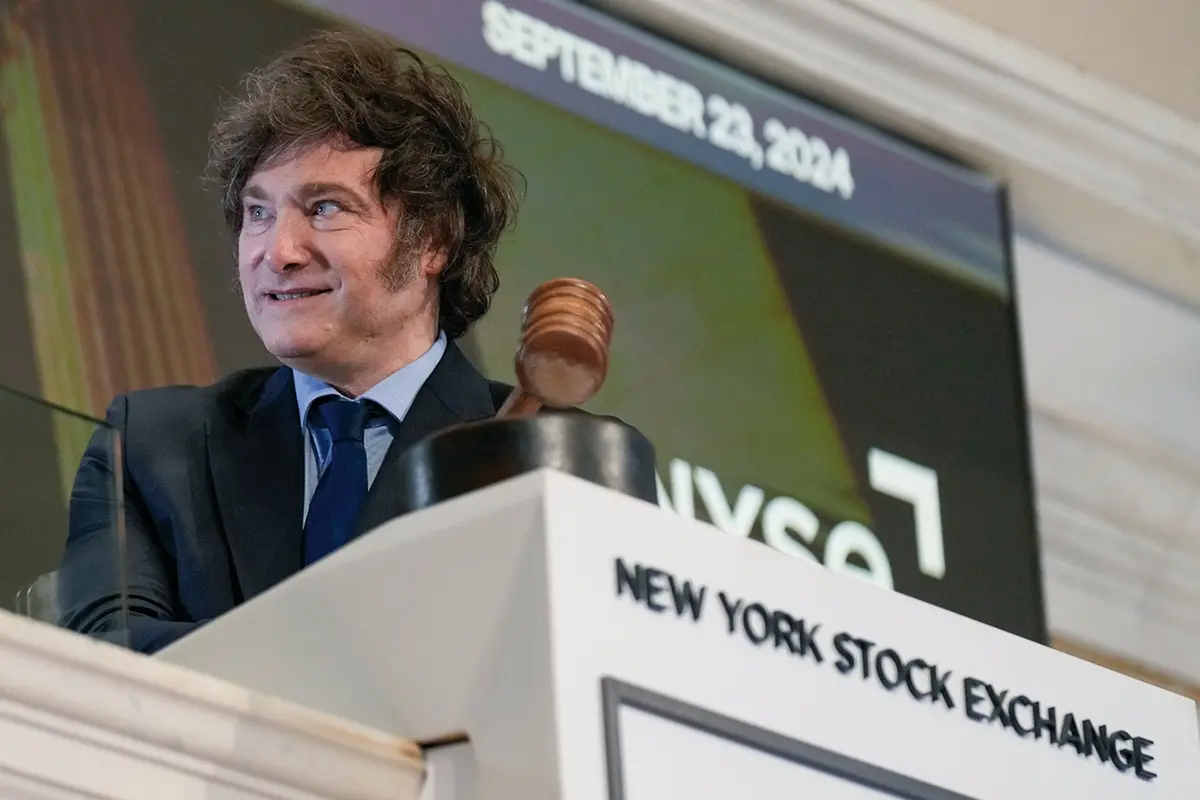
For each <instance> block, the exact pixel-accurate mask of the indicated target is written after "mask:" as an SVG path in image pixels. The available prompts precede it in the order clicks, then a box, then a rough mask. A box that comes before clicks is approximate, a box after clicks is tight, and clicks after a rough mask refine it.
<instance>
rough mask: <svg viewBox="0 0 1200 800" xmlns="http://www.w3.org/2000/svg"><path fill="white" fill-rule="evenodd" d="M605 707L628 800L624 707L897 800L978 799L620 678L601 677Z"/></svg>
mask: <svg viewBox="0 0 1200 800" xmlns="http://www.w3.org/2000/svg"><path fill="white" fill-rule="evenodd" d="M600 691H601V698H602V702H603V707H604V742H605V750H606V755H607V772H608V797H609V800H628V798H627V797H626V791H625V777H624V760H623V751H622V745H621V723H620V712H621V708H622V707H629V708H633V709H637V710H639V711H643V712H646V713H649V714H653V715H655V716H658V717H661V718H663V719H666V720H669V721H671V722H674V723H677V724H679V725H683V726H685V727H688V728H691V729H693V730H697V731H701V732H703V733H707V734H709V735H711V736H716V737H718V738H721V739H725V740H726V741H729V742H733V743H735V744H739V745H742V746H744V747H749V748H752V749H754V750H758V751H759V752H762V753H765V754H767V755H771V756H775V757H776V758H782V759H784V760H786V761H791V762H792V763H794V764H799V765H801V766H804V767H808V768H810V769H814V770H817V771H819V772H824V773H826V774H829V775H833V776H836V777H838V778H841V779H843V780H846V781H848V782H851V783H856V784H859V785H860V786H864V787H868V788H871V789H875V790H877V791H879V792H882V793H883V794H885V795H887V796H889V797H893V798H896V800H973V798H970V797H967V796H966V795H962V794H959V793H957V792H952V791H950V790H948V789H943V788H941V787H938V786H934V785H932V784H928V783H925V782H924V781H920V780H917V779H916V778H910V777H908V776H907V775H901V774H900V773H898V772H893V771H891V770H887V769H884V768H882V767H877V766H875V765H873V764H868V763H866V762H864V761H860V760H858V759H855V758H850V757H848V756H844V755H842V754H840V753H835V752H833V751H832V750H826V749H824V748H821V747H817V746H816V745H812V744H808V743H807V742H802V741H799V740H798V739H793V738H790V737H788V736H784V735H783V734H779V733H775V732H774V731H769V730H766V729H765V728H760V727H758V726H756V725H751V724H749V723H747V722H743V721H741V720H737V719H734V718H732V717H727V716H724V715H722V714H718V713H717V712H715V711H710V710H708V709H705V708H700V707H699V706H695V705H692V704H690V703H687V702H684V701H682V700H678V699H676V698H673V697H668V696H666V695H664V694H660V693H658V692H654V691H651V690H649V689H644V688H642V687H640V686H634V685H633V684H631V683H627V682H625V681H622V680H620V679H617V678H612V677H604V678H601V679H600Z"/></svg>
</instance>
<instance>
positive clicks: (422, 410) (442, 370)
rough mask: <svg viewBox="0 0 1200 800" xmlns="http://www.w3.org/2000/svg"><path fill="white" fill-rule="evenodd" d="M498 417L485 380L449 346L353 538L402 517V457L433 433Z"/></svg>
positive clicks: (398, 437) (391, 450)
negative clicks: (399, 488) (398, 488)
mask: <svg viewBox="0 0 1200 800" xmlns="http://www.w3.org/2000/svg"><path fill="white" fill-rule="evenodd" d="M495 413H496V405H495V403H494V402H493V400H492V396H491V392H490V390H489V384H488V382H487V380H486V379H485V378H484V377H483V376H482V375H480V374H479V372H478V371H477V370H476V369H475V367H474V366H472V365H471V362H470V361H468V360H467V357H466V356H464V355H463V353H462V351H461V350H459V349H458V346H457V345H455V344H454V342H453V341H452V342H450V343H449V344H447V346H446V352H445V353H443V354H442V359H441V361H439V362H438V365H437V367H435V368H434V370H433V372H432V373H431V374H430V376H429V379H428V380H427V381H425V385H424V386H422V387H421V390H420V391H419V392H417V396H416V397H415V398H414V399H413V404H412V406H411V407H410V408H409V410H408V413H407V414H405V415H404V421H403V422H402V423H401V424H400V427H399V429H398V430H397V431H396V438H395V439H393V440H392V444H391V446H390V447H389V448H388V452H387V455H386V456H384V459H383V463H382V464H380V466H379V474H378V475H376V476H375V481H374V483H372V484H371V491H370V493H369V494H368V495H367V502H366V505H365V506H364V507H363V510H362V513H361V514H360V515H359V518H358V524H357V526H356V527H355V532H354V535H355V536H361V535H362V534H364V533H366V532H367V531H370V530H373V529H374V528H377V527H379V526H380V525H382V524H383V523H385V522H387V521H389V520H391V519H393V518H394V517H396V516H398V514H399V513H400V508H399V504H398V502H397V497H398V493H397V492H394V491H392V489H391V487H392V486H395V484H396V481H398V480H399V479H400V475H399V459H400V454H401V453H403V452H404V451H405V450H407V449H408V448H409V447H411V446H412V445H414V444H416V443H417V442H419V441H420V440H421V439H423V438H425V437H426V436H428V435H429V434H431V433H433V432H434V431H438V430H441V429H442V428H446V427H449V426H451V425H456V424H458V423H460V422H470V421H471V420H475V419H482V418H484V417H490V416H492V415H493V414H495Z"/></svg>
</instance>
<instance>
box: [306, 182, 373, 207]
mask: <svg viewBox="0 0 1200 800" xmlns="http://www.w3.org/2000/svg"><path fill="white" fill-rule="evenodd" d="M295 194H296V197H297V198H298V199H299V200H300V201H301V202H307V201H309V200H313V199H315V198H317V197H329V196H331V195H332V196H334V197H341V198H347V199H349V200H351V201H352V202H354V203H355V204H357V205H359V206H362V207H365V206H366V205H367V200H366V198H364V197H363V196H362V195H361V194H359V193H358V192H357V191H355V190H354V189H353V188H352V187H350V186H347V185H346V184H344V183H306V184H304V185H303V186H301V187H300V188H298V189H297V190H296V192H295Z"/></svg>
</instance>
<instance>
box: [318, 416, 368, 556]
mask: <svg viewBox="0 0 1200 800" xmlns="http://www.w3.org/2000/svg"><path fill="white" fill-rule="evenodd" d="M367 406H368V403H367V402H365V401H364V402H357V403H356V402H354V401H352V400H343V399H341V398H329V399H327V400H323V401H321V402H320V403H319V405H317V407H316V411H317V412H318V413H319V414H320V415H321V418H322V419H323V420H325V427H326V428H328V429H329V434H330V438H331V439H332V440H333V447H332V449H331V450H330V454H329V455H330V459H329V466H327V467H326V468H325V473H324V474H323V475H322V476H321V480H320V481H318V482H317V488H316V490H315V491H314V492H313V497H312V502H311V503H310V504H309V506H308V520H307V521H306V522H305V524H304V563H305V564H312V563H313V562H315V561H319V560H320V559H322V558H324V557H325V556H327V555H329V554H330V553H332V552H333V551H334V550H336V549H338V548H339V547H341V546H342V545H344V544H345V543H346V542H347V541H349V539H350V533H351V531H353V529H354V525H355V523H356V522H357V521H358V515H359V512H360V511H361V510H362V506H363V501H364V500H366V499H367V448H366V446H365V445H364V444H363V431H364V429H365V428H366V423H367V413H368V411H369V409H368V407H367Z"/></svg>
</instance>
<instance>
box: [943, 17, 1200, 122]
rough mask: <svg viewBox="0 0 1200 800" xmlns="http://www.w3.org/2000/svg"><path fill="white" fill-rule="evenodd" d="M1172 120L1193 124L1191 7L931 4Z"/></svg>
mask: <svg viewBox="0 0 1200 800" xmlns="http://www.w3.org/2000/svg"><path fill="white" fill-rule="evenodd" d="M934 2H935V3H936V4H937V5H939V6H942V7H944V8H946V9H947V10H949V11H953V12H956V13H958V14H960V15H962V16H964V17H966V18H968V19H970V20H972V21H973V22H977V23H979V24H981V25H984V26H986V27H988V28H991V29H992V30H993V31H995V32H997V33H1000V34H1002V35H1005V36H1011V37H1012V38H1014V39H1016V40H1018V41H1021V42H1023V43H1025V44H1027V45H1029V46H1031V47H1033V48H1035V49H1037V50H1040V51H1041V52H1043V53H1045V54H1046V55H1048V56H1051V57H1053V58H1056V59H1058V60H1060V61H1062V62H1064V63H1067V64H1070V65H1071V66H1073V67H1077V68H1079V69H1080V70H1082V71H1083V72H1085V73H1089V74H1091V75H1093V76H1095V77H1097V78H1100V79H1101V80H1104V81H1106V82H1108V83H1111V84H1113V85H1115V86H1118V87H1120V88H1122V89H1124V90H1126V91H1129V92H1134V93H1136V94H1140V95H1142V96H1144V97H1146V98H1148V99H1150V100H1152V101H1154V102H1155V103H1158V104H1160V105H1163V106H1166V107H1167V108H1169V109H1171V110H1172V111H1174V112H1175V113H1177V114H1180V115H1182V116H1185V117H1188V118H1190V119H1193V120H1197V121H1200V50H1198V44H1200V2H1198V1H1197V0H1101V1H1100V2H1097V0H1054V2H1049V3H1048V2H1044V0H1006V1H1005V2H996V0H934Z"/></svg>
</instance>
